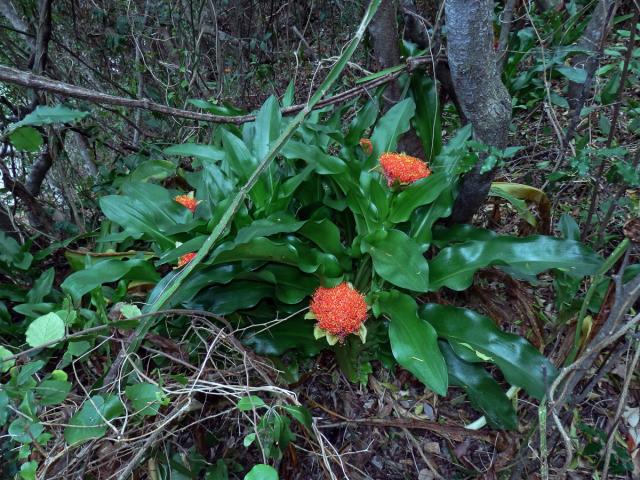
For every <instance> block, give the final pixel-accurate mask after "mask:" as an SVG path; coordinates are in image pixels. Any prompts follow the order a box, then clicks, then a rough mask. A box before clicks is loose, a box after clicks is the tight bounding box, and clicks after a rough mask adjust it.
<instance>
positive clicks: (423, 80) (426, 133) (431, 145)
mask: <svg viewBox="0 0 640 480" xmlns="http://www.w3.org/2000/svg"><path fill="white" fill-rule="evenodd" d="M411 95H412V97H413V100H414V102H415V104H416V114H415V116H414V117H413V121H412V123H413V126H414V128H415V130H416V132H417V134H418V137H420V140H421V141H422V147H423V148H424V155H425V157H424V158H425V160H426V161H427V162H430V161H431V160H432V159H433V158H435V156H436V155H438V154H439V153H440V149H441V148H442V130H441V126H440V108H439V106H438V93H437V90H436V87H435V83H434V81H433V80H432V79H431V77H429V76H428V75H425V74H424V72H415V73H413V74H411Z"/></svg>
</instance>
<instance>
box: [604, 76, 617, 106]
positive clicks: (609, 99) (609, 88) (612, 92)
mask: <svg viewBox="0 0 640 480" xmlns="http://www.w3.org/2000/svg"><path fill="white" fill-rule="evenodd" d="M621 81H622V77H621V74H620V72H616V73H614V74H613V76H612V77H611V78H610V79H609V81H608V82H607V83H606V84H605V86H604V87H602V91H601V92H600V99H601V100H602V104H603V105H611V104H612V103H613V102H615V101H616V98H617V97H618V91H619V90H620V83H621Z"/></svg>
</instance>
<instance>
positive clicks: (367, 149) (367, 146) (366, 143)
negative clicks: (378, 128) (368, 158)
mask: <svg viewBox="0 0 640 480" xmlns="http://www.w3.org/2000/svg"><path fill="white" fill-rule="evenodd" d="M360 146H361V147H362V150H364V153H366V154H367V155H371V154H372V153H373V143H371V140H369V139H368V138H361V139H360Z"/></svg>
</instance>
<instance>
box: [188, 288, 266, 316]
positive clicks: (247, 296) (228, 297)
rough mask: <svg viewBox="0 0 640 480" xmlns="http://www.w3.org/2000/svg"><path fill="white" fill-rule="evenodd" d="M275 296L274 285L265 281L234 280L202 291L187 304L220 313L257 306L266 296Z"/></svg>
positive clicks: (226, 313) (191, 307)
mask: <svg viewBox="0 0 640 480" xmlns="http://www.w3.org/2000/svg"><path fill="white" fill-rule="evenodd" d="M273 296H274V288H273V285H269V284H267V283H263V282H248V281H233V282H231V283H229V284H228V285H220V286H215V287H210V288H208V289H206V290H203V291H202V292H200V294H199V295H197V296H196V297H195V298H194V299H193V300H192V301H191V302H189V303H187V304H186V306H187V307H189V308H190V309H194V310H206V311H209V312H213V313H216V314H218V315H229V314H230V313H234V312H237V311H238V310H245V309H248V308H252V307H255V306H256V305H258V303H260V301H261V300H263V299H265V298H271V297H273Z"/></svg>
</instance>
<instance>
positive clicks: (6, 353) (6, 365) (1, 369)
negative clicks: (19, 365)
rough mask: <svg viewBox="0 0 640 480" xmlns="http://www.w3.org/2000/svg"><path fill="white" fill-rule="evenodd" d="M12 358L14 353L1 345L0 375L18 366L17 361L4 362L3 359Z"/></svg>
mask: <svg viewBox="0 0 640 480" xmlns="http://www.w3.org/2000/svg"><path fill="white" fill-rule="evenodd" d="M12 356H13V352H11V350H9V349H7V348H5V347H3V346H2V345H0V373H5V372H8V371H9V369H10V368H11V367H13V366H14V365H15V364H16V361H15V360H6V361H3V359H5V358H7V357H12Z"/></svg>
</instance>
